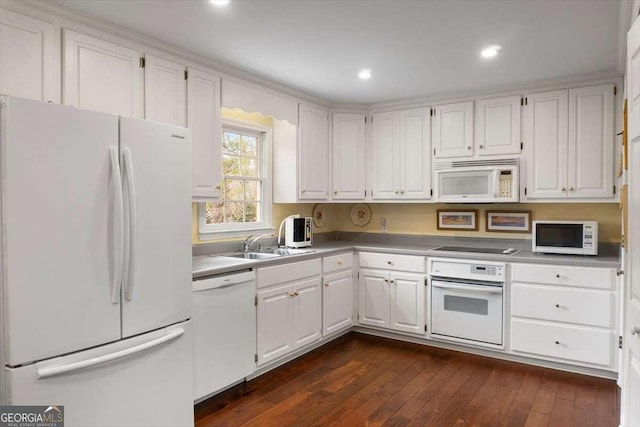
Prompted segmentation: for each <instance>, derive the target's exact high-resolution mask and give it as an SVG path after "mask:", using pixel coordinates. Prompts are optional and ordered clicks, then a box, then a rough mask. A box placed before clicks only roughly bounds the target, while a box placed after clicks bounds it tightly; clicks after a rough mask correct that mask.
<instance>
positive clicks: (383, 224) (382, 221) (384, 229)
mask: <svg viewBox="0 0 640 427" xmlns="http://www.w3.org/2000/svg"><path fill="white" fill-rule="evenodd" d="M380 231H382V232H383V233H386V232H387V218H382V219H380Z"/></svg>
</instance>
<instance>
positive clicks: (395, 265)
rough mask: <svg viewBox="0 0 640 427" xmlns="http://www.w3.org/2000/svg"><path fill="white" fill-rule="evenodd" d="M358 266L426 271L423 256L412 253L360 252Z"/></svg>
mask: <svg viewBox="0 0 640 427" xmlns="http://www.w3.org/2000/svg"><path fill="white" fill-rule="evenodd" d="M358 258H359V261H360V268H378V269H384V270H395V271H415V272H416V273H426V272H427V261H426V258H425V257H422V256H414V255H392V254H380V253H375V252H360V254H359V256H358Z"/></svg>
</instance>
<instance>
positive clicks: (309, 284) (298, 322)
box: [256, 259, 322, 366]
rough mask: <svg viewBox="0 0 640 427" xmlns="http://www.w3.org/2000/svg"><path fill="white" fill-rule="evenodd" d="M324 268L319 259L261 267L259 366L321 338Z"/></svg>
mask: <svg viewBox="0 0 640 427" xmlns="http://www.w3.org/2000/svg"><path fill="white" fill-rule="evenodd" d="M320 271H321V270H320V260H319V259H316V260H311V261H302V262H297V263H291V264H285V265H279V266H273V267H265V268H263V269H258V272H257V278H258V292H257V295H256V296H257V349H258V350H257V351H258V353H257V363H258V366H260V365H264V364H266V363H268V362H270V361H272V360H275V359H278V358H280V357H282V356H285V355H286V354H288V353H290V352H292V351H294V350H297V349H299V348H301V347H304V346H305V345H307V344H311V343H313V342H316V341H318V340H319V339H320V338H321V336H322V318H321V316H322V313H321V306H322V299H321V298H322V295H321V293H320V282H321V280H320ZM305 276H306V277H305ZM276 278H277V280H279V283H277V284H274V283H273V282H274V281H275V280H276Z"/></svg>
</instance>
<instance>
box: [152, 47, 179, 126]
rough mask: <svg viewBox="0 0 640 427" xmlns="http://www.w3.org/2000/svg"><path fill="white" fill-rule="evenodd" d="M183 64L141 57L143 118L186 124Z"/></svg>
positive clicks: (172, 123) (171, 123)
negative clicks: (142, 65) (142, 61)
mask: <svg viewBox="0 0 640 427" xmlns="http://www.w3.org/2000/svg"><path fill="white" fill-rule="evenodd" d="M186 77H187V75H186V67H185V65H184V64H180V63H178V62H174V61H169V60H168V59H164V58H158V57H156V56H152V55H146V56H145V66H144V118H145V119H149V120H153V121H155V122H160V123H167V124H170V125H176V126H182V127H185V126H186V118H187V109H186V108H187V107H186V102H187V84H186V81H185V80H186Z"/></svg>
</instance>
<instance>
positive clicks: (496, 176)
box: [493, 169, 500, 199]
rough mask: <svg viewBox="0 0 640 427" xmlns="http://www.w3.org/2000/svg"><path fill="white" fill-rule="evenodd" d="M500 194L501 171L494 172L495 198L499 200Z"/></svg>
mask: <svg viewBox="0 0 640 427" xmlns="http://www.w3.org/2000/svg"><path fill="white" fill-rule="evenodd" d="M498 194H500V169H498V170H495V171H493V197H494V198H495V199H497V198H498Z"/></svg>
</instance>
